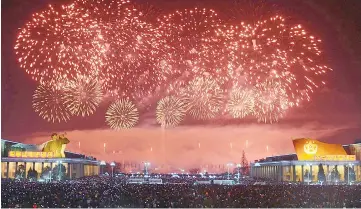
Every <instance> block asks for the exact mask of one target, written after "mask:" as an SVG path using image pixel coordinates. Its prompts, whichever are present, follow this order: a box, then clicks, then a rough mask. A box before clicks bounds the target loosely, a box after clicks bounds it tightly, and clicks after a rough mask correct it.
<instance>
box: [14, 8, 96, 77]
mask: <svg viewBox="0 0 361 209" xmlns="http://www.w3.org/2000/svg"><path fill="white" fill-rule="evenodd" d="M99 39H101V36H99V29H98V27H97V23H96V22H95V21H94V20H92V19H90V18H89V15H88V14H87V13H85V12H84V11H83V10H82V9H81V8H77V7H75V6H74V4H72V5H69V6H62V7H60V8H55V7H52V6H49V8H48V9H47V10H45V11H43V12H40V13H35V14H34V15H33V17H32V19H31V20H30V21H29V22H28V23H27V24H26V25H25V26H24V27H23V28H22V29H21V30H20V33H19V35H18V37H17V40H16V45H15V51H16V54H17V55H18V61H19V63H20V67H22V68H24V69H25V70H26V72H27V73H28V74H29V75H31V77H32V78H33V79H34V80H36V81H40V82H41V83H44V82H50V81H54V82H57V80H59V79H68V78H72V77H75V76H76V75H77V74H81V75H86V74H89V75H93V74H98V69H99V68H98V63H97V60H99V57H100V56H101V51H102V50H101V49H99V48H98V47H97V45H96V44H94V43H96V42H98V41H99Z"/></svg>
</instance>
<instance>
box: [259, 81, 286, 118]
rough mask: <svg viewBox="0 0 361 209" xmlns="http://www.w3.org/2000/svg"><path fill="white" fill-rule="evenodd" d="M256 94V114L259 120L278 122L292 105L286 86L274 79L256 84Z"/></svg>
mask: <svg viewBox="0 0 361 209" xmlns="http://www.w3.org/2000/svg"><path fill="white" fill-rule="evenodd" d="M255 94H256V95H255V107H254V109H255V111H254V115H255V116H256V118H257V120H258V122H264V123H274V122H277V121H278V120H279V119H280V118H282V117H284V115H285V113H286V110H287V109H288V108H289V107H290V105H289V100H288V95H287V93H286V90H285V88H284V86H282V85H281V84H280V83H278V82H275V81H273V80H269V81H266V82H264V83H261V84H259V85H256V87H255Z"/></svg>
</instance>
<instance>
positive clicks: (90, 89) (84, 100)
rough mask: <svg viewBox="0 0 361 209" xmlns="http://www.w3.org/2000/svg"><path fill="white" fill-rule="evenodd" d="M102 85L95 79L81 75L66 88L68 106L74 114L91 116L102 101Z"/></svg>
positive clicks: (65, 97)
mask: <svg viewBox="0 0 361 209" xmlns="http://www.w3.org/2000/svg"><path fill="white" fill-rule="evenodd" d="M102 98H103V93H102V90H101V85H100V84H99V83H98V82H97V81H96V80H94V79H88V78H86V77H82V76H79V77H78V78H76V79H75V80H74V81H70V82H68V83H67V84H66V85H65V88H64V99H65V103H66V107H67V108H68V109H69V110H70V111H71V113H72V114H73V115H82V116H83V117H84V116H89V115H91V114H93V113H94V112H95V110H96V108H97V107H98V106H99V104H100V102H101V101H102Z"/></svg>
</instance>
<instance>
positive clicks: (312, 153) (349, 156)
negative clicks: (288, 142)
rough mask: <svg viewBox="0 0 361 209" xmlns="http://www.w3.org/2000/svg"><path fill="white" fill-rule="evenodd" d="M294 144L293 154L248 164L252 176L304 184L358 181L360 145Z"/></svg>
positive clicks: (303, 140) (300, 141) (308, 141)
mask: <svg viewBox="0 0 361 209" xmlns="http://www.w3.org/2000/svg"><path fill="white" fill-rule="evenodd" d="M293 145H294V148H295V152H296V153H295V154H290V155H281V156H272V157H266V158H265V159H261V160H257V161H255V162H254V163H251V176H252V177H254V178H261V179H262V178H263V179H270V180H275V181H289V182H306V183H312V182H325V183H351V182H360V181H361V143H356V144H350V145H340V144H327V143H323V142H320V141H317V140H314V139H308V138H301V139H295V140H293ZM322 170H323V171H322Z"/></svg>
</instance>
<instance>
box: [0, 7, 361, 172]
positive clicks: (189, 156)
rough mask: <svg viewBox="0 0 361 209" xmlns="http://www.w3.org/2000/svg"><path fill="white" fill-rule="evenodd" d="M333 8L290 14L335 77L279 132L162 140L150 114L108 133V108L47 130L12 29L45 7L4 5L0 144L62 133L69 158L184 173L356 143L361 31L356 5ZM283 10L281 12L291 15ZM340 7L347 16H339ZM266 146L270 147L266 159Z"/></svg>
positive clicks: (214, 128) (214, 127) (249, 126)
mask: <svg viewBox="0 0 361 209" xmlns="http://www.w3.org/2000/svg"><path fill="white" fill-rule="evenodd" d="M62 2H63V1H62ZM165 2H166V1H161V0H157V1H154V2H153V3H154V4H155V5H156V6H157V4H159V5H158V6H160V7H161V6H162V5H163V6H164V5H167V6H168V7H177V6H179V5H181V4H182V3H180V2H175V3H174V5H172V4H171V3H169V2H168V3H165ZM186 2H187V3H186V5H187V6H189V5H190V6H194V5H198V4H202V5H203V4H205V3H204V2H202V1H199V2H201V3H199V2H198V1H197V2H198V3H197V2H194V1H186ZM280 2H281V3H282V2H283V1H280ZM336 2H339V1H327V5H328V6H326V3H322V2H321V3H318V4H315V3H307V4H306V3H305V4H303V3H302V1H297V3H299V4H300V5H299V7H297V9H296V8H293V10H292V11H294V17H295V18H294V21H297V22H302V23H306V27H309V28H311V29H315V33H316V34H317V35H318V36H320V37H321V39H323V40H324V43H325V49H324V51H325V54H326V56H327V58H328V60H329V65H330V66H331V68H333V69H334V72H333V73H331V74H330V75H329V77H328V81H329V82H328V88H327V89H322V90H319V92H317V93H316V94H315V95H314V96H313V100H312V102H311V103H304V104H302V106H301V107H299V108H297V109H295V110H292V112H290V113H289V114H288V116H287V117H286V118H285V119H284V120H282V121H281V122H280V123H278V124H272V125H264V124H257V123H254V122H239V121H234V120H230V121H224V120H222V121H221V120H220V121H216V122H214V123H212V124H204V123H198V124H186V125H182V126H180V127H177V128H175V129H169V130H166V131H165V133H164V132H162V130H161V129H160V127H159V126H157V125H156V124H155V122H154V120H153V119H149V118H151V117H149V115H152V114H154V111H153V112H152V110H150V111H149V112H148V113H147V114H145V115H143V116H142V117H143V118H144V119H143V120H142V122H141V124H140V125H139V126H137V127H136V128H134V129H131V130H126V131H120V132H116V131H112V130H109V129H108V128H107V126H106V124H105V119H104V112H105V109H106V107H105V108H100V109H99V110H98V111H97V113H96V114H95V115H93V116H91V117H89V118H86V119H84V118H75V119H74V120H72V121H70V122H69V123H67V124H49V123H47V122H45V121H44V120H42V119H41V118H40V117H39V116H38V115H37V114H36V113H34V112H33V110H32V107H31V97H32V93H33V91H34V90H35V88H36V83H35V82H33V81H32V80H31V79H30V78H29V77H28V76H27V75H26V73H25V72H24V71H23V70H22V69H20V68H19V66H18V63H17V62H16V58H15V55H14V51H13V45H14V42H15V37H16V33H17V28H20V27H21V26H22V25H23V24H24V22H25V21H26V20H27V19H28V18H29V15H30V14H31V13H32V12H34V11H37V10H38V9H41V8H42V7H44V6H45V4H44V2H43V1H41V0H34V1H31V3H30V1H29V2H26V1H20V0H15V1H9V2H6V3H3V2H2V12H3V17H6V18H2V58H1V59H2V64H1V66H2V85H1V93H2V116H1V119H2V121H1V122H2V124H1V125H2V130H1V133H2V136H1V137H2V139H8V140H12V141H21V142H27V143H42V142H44V141H46V140H48V139H49V136H50V135H51V133H52V132H67V135H68V138H69V139H70V141H71V143H70V144H69V145H68V147H67V149H68V150H70V151H75V152H82V153H86V154H91V155H93V156H96V157H97V158H98V159H102V160H107V161H111V160H117V161H122V160H127V161H145V160H148V161H151V162H154V163H155V164H157V163H161V162H164V160H163V158H164V157H166V159H167V162H168V163H169V164H173V165H174V166H177V167H184V168H186V167H192V166H195V165H199V164H224V163H227V162H236V161H239V159H240V156H241V151H242V150H245V151H246V153H247V156H248V158H249V159H250V160H255V159H257V158H262V157H265V156H267V155H278V154H288V153H293V152H294V151H293V148H292V143H291V138H297V137H312V138H316V139H320V140H323V141H326V142H331V143H342V144H346V143H352V142H354V140H355V139H361V98H360V97H361V91H360V83H361V82H360V78H361V74H360V72H361V71H360V69H361V64H360V62H359V60H361V59H360V58H359V57H361V56H360V53H358V52H359V51H361V50H360V49H361V44H360V43H361V42H360V41H359V40H358V41H357V37H358V38H359V37H360V35H361V30H360V28H357V27H356V25H361V24H360V23H359V24H357V23H355V22H354V21H357V20H360V19H361V18H357V16H356V15H357V14H358V12H357V11H359V10H357V7H358V5H359V4H357V5H349V4H347V3H343V6H339V5H337V3H336ZM150 3H152V2H150ZM283 3H285V2H283ZM339 3H340V2H339ZM285 4H286V5H283V6H287V7H290V5H287V3H285ZM169 5H170V6H169ZM210 6H212V4H210ZM281 6H282V5H281ZM338 7H340V8H345V7H346V8H349V9H344V11H341V10H340V9H338ZM345 11H347V12H345ZM300 18H303V19H300ZM162 141H165V142H166V143H165V150H166V152H165V154H164V153H163V152H162V146H163V145H162ZM79 142H80V148H79ZM104 143H106V149H105V152H104V147H103V146H104ZM199 144H200V146H199ZM231 144H232V145H231ZM246 144H247V146H246ZM266 146H268V147H269V149H268V151H267V149H266ZM231 147H232V148H231ZM151 150H152V151H151ZM113 151H121V152H122V154H113Z"/></svg>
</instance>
